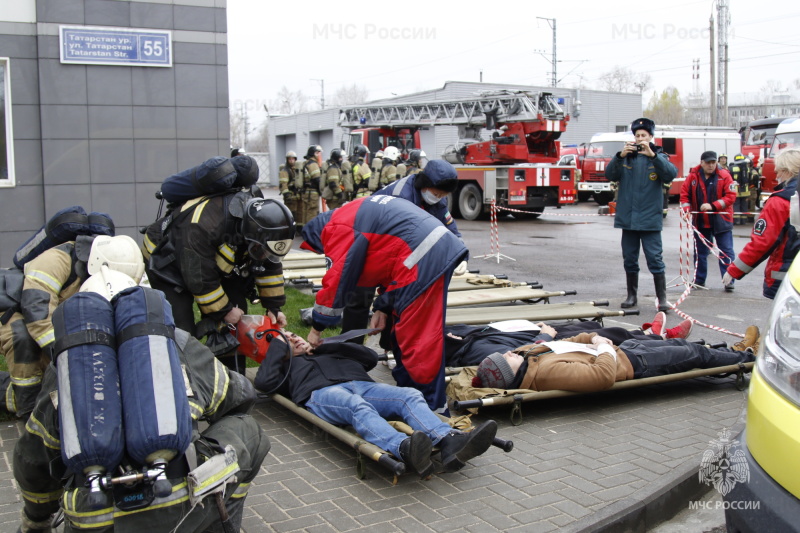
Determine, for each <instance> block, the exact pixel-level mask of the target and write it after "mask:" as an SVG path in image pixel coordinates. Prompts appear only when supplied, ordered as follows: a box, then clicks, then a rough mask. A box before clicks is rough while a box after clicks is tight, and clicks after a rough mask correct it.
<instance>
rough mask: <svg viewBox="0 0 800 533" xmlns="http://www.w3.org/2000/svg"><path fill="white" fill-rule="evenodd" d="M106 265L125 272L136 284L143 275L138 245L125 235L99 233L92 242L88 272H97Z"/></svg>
mask: <svg viewBox="0 0 800 533" xmlns="http://www.w3.org/2000/svg"><path fill="white" fill-rule="evenodd" d="M103 265H106V266H108V268H110V269H111V270H116V271H117V272H122V273H123V274H127V275H128V276H130V277H131V278H133V280H134V281H135V282H136V283H137V284H138V283H139V282H140V281H141V280H142V275H144V259H142V252H141V251H140V250H139V246H138V245H137V244H136V241H134V240H133V239H132V238H130V237H128V236H127V235H117V236H116V237H108V236H106V235H99V236H97V237H95V239H94V242H92V250H91V251H90V252H89V262H88V263H87V265H86V266H87V269H88V270H89V274H97V273H98V272H100V267H101V266H103Z"/></svg>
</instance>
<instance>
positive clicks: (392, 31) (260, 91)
mask: <svg viewBox="0 0 800 533" xmlns="http://www.w3.org/2000/svg"><path fill="white" fill-rule="evenodd" d="M476 6H479V7H476ZM728 6H729V11H730V18H731V22H730V37H729V55H730V73H729V76H730V78H729V83H730V91H731V92H736V93H742V92H750V93H755V92H757V91H758V90H759V89H760V88H761V87H763V86H764V85H765V83H766V82H767V80H775V81H778V82H780V83H781V84H782V85H783V87H784V88H788V87H790V86H792V84H793V81H794V80H796V79H800V24H799V23H800V6H798V5H796V4H794V3H791V2H778V1H777V0H761V1H758V2H755V1H753V0H728ZM712 13H714V14H716V4H715V3H714V2H712V1H710V0H701V1H694V0H674V1H673V2H668V1H660V2H642V1H635V2H634V1H631V0H627V1H619V0H612V1H607V2H599V1H596V0H592V1H589V0H562V1H559V2H541V1H536V2H533V1H530V0H500V1H491V0H490V1H481V2H434V1H433V0H428V1H418V0H405V1H403V2H388V3H382V4H379V3H373V2H331V1H318V0H304V1H276V0H270V1H264V0H228V61H229V65H228V73H229V81H230V100H231V106H232V107H236V106H242V105H246V106H247V107H248V109H249V113H248V114H249V115H250V116H251V117H252V118H253V119H254V121H258V120H260V119H263V117H264V113H263V104H265V103H267V104H268V103H269V101H270V100H273V99H275V97H276V95H277V93H278V91H279V90H280V88H281V86H284V85H285V86H286V87H288V88H289V89H290V90H301V91H303V92H304V93H305V94H307V95H308V96H309V97H310V98H311V99H313V100H314V103H318V102H319V100H320V95H321V83H320V81H318V80H324V86H325V98H326V100H327V101H328V102H330V100H331V99H332V97H333V95H334V93H335V92H336V90H337V89H339V88H341V87H342V86H346V85H351V84H352V83H354V82H355V83H357V84H358V85H361V86H364V87H366V89H367V91H368V94H369V98H370V99H377V98H385V97H390V96H392V94H405V93H411V92H417V91H421V90H427V89H433V88H437V87H441V86H442V85H443V84H444V83H445V82H446V81H479V80H480V76H481V71H482V72H483V81H485V82H498V83H513V84H534V85H546V86H549V85H550V84H551V81H552V74H551V73H552V65H551V61H550V60H551V59H552V52H553V32H552V29H551V26H550V22H548V21H547V20H541V19H538V18H537V17H542V18H546V19H555V23H556V38H557V43H556V52H557V60H558V63H557V76H558V79H559V80H560V81H559V85H560V86H564V87H574V86H577V85H578V84H579V83H580V82H581V81H582V82H583V84H584V85H585V86H587V87H589V88H600V82H599V78H600V76H602V75H603V74H604V73H606V72H608V71H610V70H612V69H613V68H614V67H615V66H616V65H619V66H621V67H627V68H629V69H631V70H633V71H635V72H642V73H645V72H646V73H648V74H650V75H651V76H652V81H653V87H652V89H651V90H650V91H648V92H646V93H645V95H644V98H643V105H645V106H646V105H647V102H648V101H649V98H650V94H652V91H653V90H657V91H659V92H660V91H662V90H664V89H666V88H667V87H669V86H670V85H672V86H675V87H677V88H678V90H679V91H680V94H681V96H686V95H688V94H689V93H690V92H693V91H694V89H695V85H694V83H693V80H692V61H693V60H694V59H699V60H700V79H699V87H700V89H701V90H702V91H703V92H706V93H707V92H708V87H709V35H708V26H709V17H710V16H711V15H712ZM715 17H716V15H715ZM259 113H260V114H259Z"/></svg>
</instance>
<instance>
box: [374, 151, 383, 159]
mask: <svg viewBox="0 0 800 533" xmlns="http://www.w3.org/2000/svg"><path fill="white" fill-rule="evenodd" d="M375 157H376V158H381V157H383V150H378V151H377V152H375Z"/></svg>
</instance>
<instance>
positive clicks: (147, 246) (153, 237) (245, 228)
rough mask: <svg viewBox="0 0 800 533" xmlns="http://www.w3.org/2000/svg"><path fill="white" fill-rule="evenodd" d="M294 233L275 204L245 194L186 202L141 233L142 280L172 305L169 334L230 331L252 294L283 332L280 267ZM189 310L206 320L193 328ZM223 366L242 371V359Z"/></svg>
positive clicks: (285, 210)
mask: <svg viewBox="0 0 800 533" xmlns="http://www.w3.org/2000/svg"><path fill="white" fill-rule="evenodd" d="M165 227H166V229H165ZM294 232H295V226H294V218H293V217H292V214H291V212H289V209H288V208H287V207H286V206H285V205H283V204H282V203H281V202H279V201H277V200H272V199H268V200H265V199H264V198H257V197H255V198H254V197H253V196H252V193H250V192H246V191H241V192H238V193H230V194H225V195H222V196H213V197H201V198H196V199H194V200H189V201H187V202H185V203H183V204H181V205H179V206H176V207H175V208H173V209H172V210H171V211H170V212H169V213H168V214H167V215H166V216H165V217H163V218H161V219H159V220H157V221H156V222H154V223H153V224H151V225H150V226H149V227H148V228H147V230H146V233H145V236H144V242H143V245H142V252H143V255H144V257H145V260H146V262H147V267H146V272H147V276H148V278H149V280H150V284H151V286H152V287H153V288H155V289H158V290H161V291H163V292H164V294H165V295H166V296H167V300H169V302H170V304H172V312H173V315H174V317H175V325H176V327H179V328H181V329H184V330H186V331H189V332H190V333H192V334H193V335H195V336H196V337H198V338H202V337H203V336H205V335H207V334H209V333H211V332H212V330H213V329H214V327H215V326H216V327H219V326H220V325H221V323H225V324H236V323H237V322H238V321H239V319H240V318H241V316H242V315H243V314H246V313H247V303H248V298H250V299H252V298H253V297H254V295H252V292H253V288H254V287H255V289H256V294H257V298H258V299H259V302H260V303H261V305H262V306H263V307H264V309H266V310H267V312H268V314H269V315H270V318H271V319H272V320H273V322H277V323H278V324H281V325H285V324H286V317H285V316H284V315H283V313H281V312H280V308H281V307H283V305H284V304H285V303H286V296H285V295H284V292H283V267H282V265H281V262H280V261H281V258H282V257H283V256H284V255H286V254H287V253H288V252H289V249H290V248H291V246H292V239H293V238H294ZM193 304H197V307H198V308H199V309H200V314H201V316H202V318H203V319H208V320H202V321H201V322H200V323H198V325H197V327H195V319H194V309H193ZM231 351H232V350H231ZM218 355H222V354H218ZM224 361H225V362H226V364H228V365H231V367H236V365H239V367H240V368H241V370H242V371H244V359H243V357H235V358H234V357H226V358H225V359H224Z"/></svg>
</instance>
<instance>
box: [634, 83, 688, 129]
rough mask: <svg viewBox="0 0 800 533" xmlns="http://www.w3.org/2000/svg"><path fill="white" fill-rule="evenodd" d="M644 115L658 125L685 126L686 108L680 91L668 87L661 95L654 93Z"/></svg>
mask: <svg viewBox="0 0 800 533" xmlns="http://www.w3.org/2000/svg"><path fill="white" fill-rule="evenodd" d="M644 114H645V116H647V117H649V118H651V119H652V120H653V121H654V122H655V123H656V124H683V122H684V114H685V108H684V106H683V103H682V102H681V97H680V94H679V93H678V89H676V88H675V87H667V88H666V89H665V90H664V91H662V92H661V94H660V95H659V94H658V93H653V96H652V97H651V98H650V103H649V104H648V105H647V109H645V110H644Z"/></svg>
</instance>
